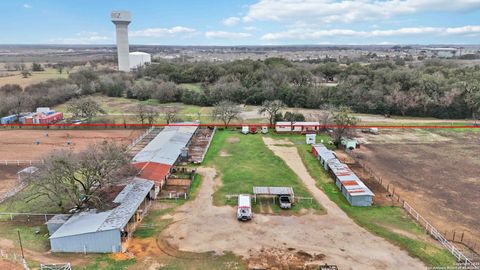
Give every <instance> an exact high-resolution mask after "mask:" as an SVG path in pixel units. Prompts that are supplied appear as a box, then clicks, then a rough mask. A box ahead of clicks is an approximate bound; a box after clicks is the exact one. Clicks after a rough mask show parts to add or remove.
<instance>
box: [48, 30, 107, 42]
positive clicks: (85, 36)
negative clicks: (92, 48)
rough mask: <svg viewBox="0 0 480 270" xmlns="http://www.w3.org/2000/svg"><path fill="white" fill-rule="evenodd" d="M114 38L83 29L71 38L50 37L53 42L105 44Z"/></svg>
mask: <svg viewBox="0 0 480 270" xmlns="http://www.w3.org/2000/svg"><path fill="white" fill-rule="evenodd" d="M111 40H112V38H111V37H108V36H104V35H101V34H99V33H97V32H88V31H82V32H79V33H76V34H75V37H71V38H54V39H49V40H48V42H49V43H53V44H104V43H107V41H111Z"/></svg>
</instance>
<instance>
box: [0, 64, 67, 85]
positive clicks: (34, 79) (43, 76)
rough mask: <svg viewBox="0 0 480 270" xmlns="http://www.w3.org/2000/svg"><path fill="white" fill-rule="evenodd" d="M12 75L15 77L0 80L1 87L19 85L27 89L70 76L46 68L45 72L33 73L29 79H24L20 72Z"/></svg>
mask: <svg viewBox="0 0 480 270" xmlns="http://www.w3.org/2000/svg"><path fill="white" fill-rule="evenodd" d="M10 73H12V74H14V76H8V77H1V78H0V87H1V86H3V85H6V84H18V85H20V86H21V87H26V86H29V85H31V84H36V83H40V82H44V81H46V80H49V79H66V78H68V74H67V73H66V72H63V73H62V74H60V73H58V71H57V70H56V69H53V68H46V69H45V71H39V72H31V73H32V76H30V77H28V78H23V76H22V75H21V74H20V72H18V71H16V72H10Z"/></svg>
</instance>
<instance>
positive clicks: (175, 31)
mask: <svg viewBox="0 0 480 270" xmlns="http://www.w3.org/2000/svg"><path fill="white" fill-rule="evenodd" d="M195 33H196V30H195V29H192V28H188V27H184V26H175V27H172V28H148V29H143V30H137V31H132V32H130V36H131V37H171V36H177V35H183V36H191V35H193V34H195Z"/></svg>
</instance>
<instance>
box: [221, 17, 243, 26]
mask: <svg viewBox="0 0 480 270" xmlns="http://www.w3.org/2000/svg"><path fill="white" fill-rule="evenodd" d="M239 22H240V18H238V17H229V18H226V19H225V20H223V21H222V23H223V25H225V26H234V25H236V24H238V23H239Z"/></svg>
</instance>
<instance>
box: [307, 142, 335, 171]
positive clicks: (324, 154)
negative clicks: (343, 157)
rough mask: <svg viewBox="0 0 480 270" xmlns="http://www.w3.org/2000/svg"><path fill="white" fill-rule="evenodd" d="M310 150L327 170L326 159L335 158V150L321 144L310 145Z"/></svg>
mask: <svg viewBox="0 0 480 270" xmlns="http://www.w3.org/2000/svg"><path fill="white" fill-rule="evenodd" d="M312 152H313V153H314V155H315V156H316V157H317V159H318V161H320V164H322V167H323V168H324V169H325V170H328V161H329V160H332V159H336V158H337V156H336V155H335V152H333V151H331V150H329V149H328V148H327V147H325V145H323V144H314V145H313V146H312Z"/></svg>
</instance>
